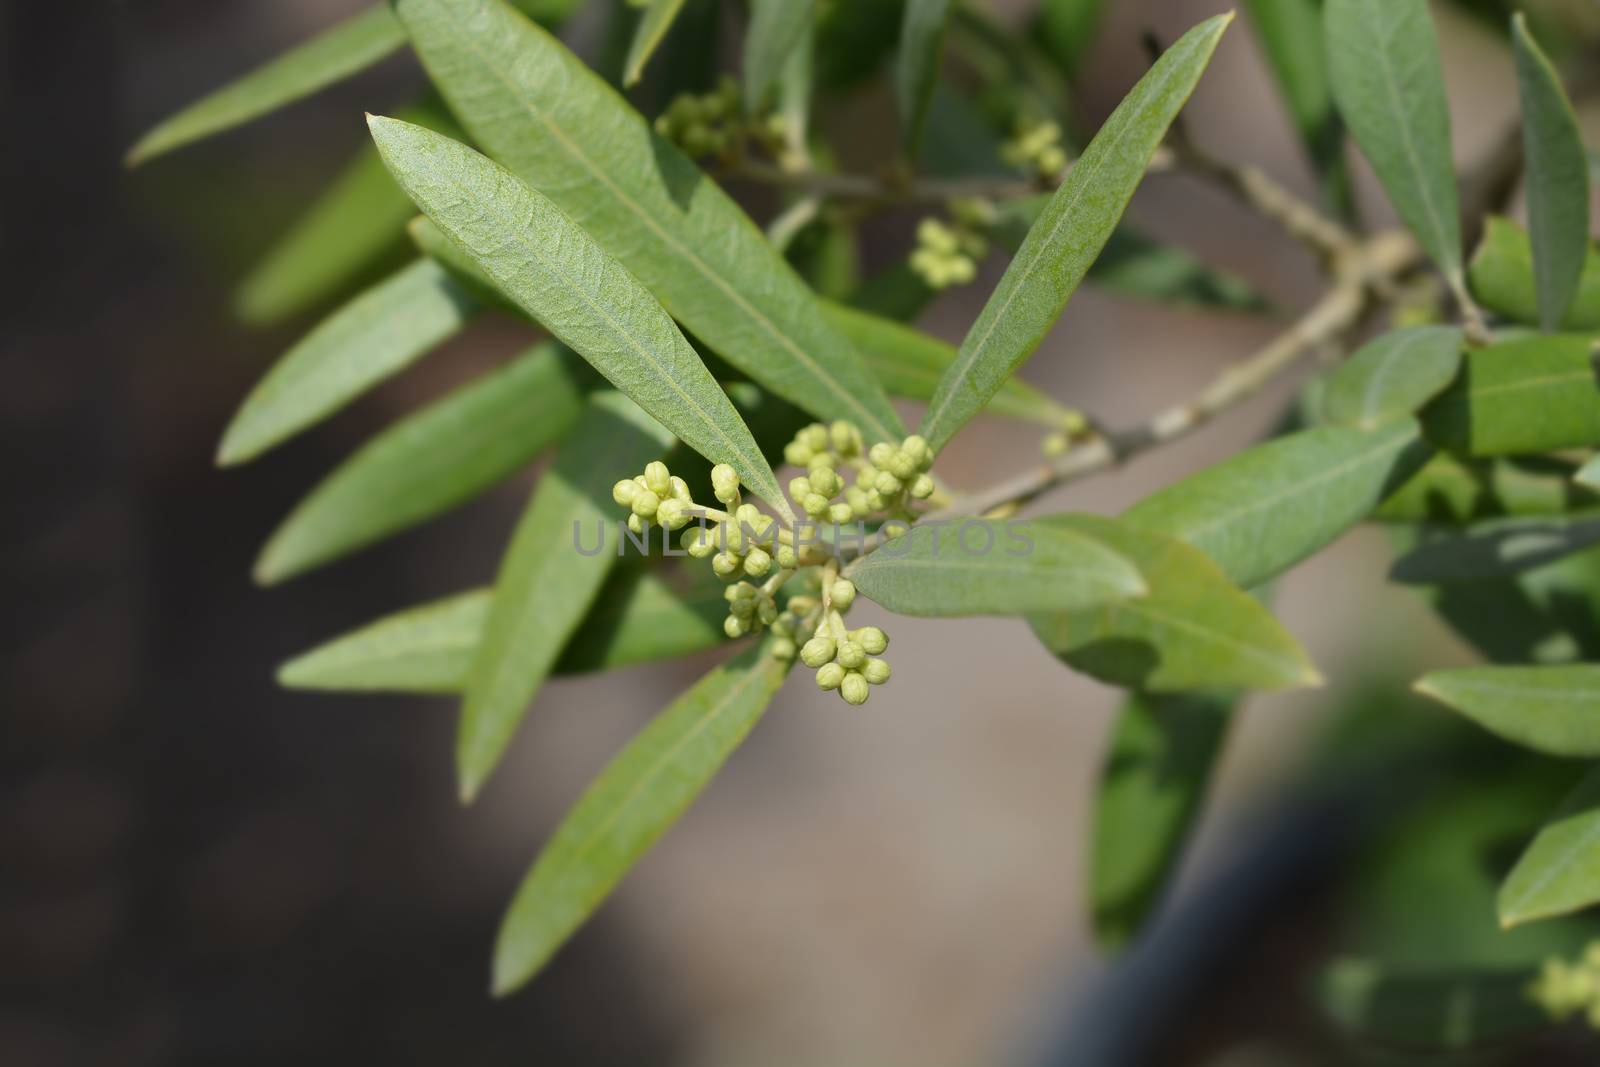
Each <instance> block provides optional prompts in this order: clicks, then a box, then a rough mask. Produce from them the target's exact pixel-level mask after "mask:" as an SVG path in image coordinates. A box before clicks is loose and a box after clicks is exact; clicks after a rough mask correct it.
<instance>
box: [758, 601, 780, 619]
mask: <svg viewBox="0 0 1600 1067" xmlns="http://www.w3.org/2000/svg"><path fill="white" fill-rule="evenodd" d="M756 619H757V620H758V621H759V622H760V623H761V625H762V626H771V625H772V624H773V623H775V622H777V621H778V603H777V601H775V600H773V599H772V598H771V597H764V598H763V599H761V600H759V601H757V602H756Z"/></svg>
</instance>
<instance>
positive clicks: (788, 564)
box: [773, 545, 800, 571]
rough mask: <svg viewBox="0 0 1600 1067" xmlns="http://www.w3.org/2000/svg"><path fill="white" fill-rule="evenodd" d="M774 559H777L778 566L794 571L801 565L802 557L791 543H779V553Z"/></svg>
mask: <svg viewBox="0 0 1600 1067" xmlns="http://www.w3.org/2000/svg"><path fill="white" fill-rule="evenodd" d="M773 559H775V560H777V563H778V566H779V567H781V568H782V569H784V570H786V571H792V570H794V569H795V568H797V567H799V566H800V557H799V556H798V555H796V554H795V551H794V549H793V548H792V547H790V546H789V545H779V546H778V553H777V555H775V556H774V557H773Z"/></svg>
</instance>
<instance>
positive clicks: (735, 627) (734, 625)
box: [722, 615, 750, 637]
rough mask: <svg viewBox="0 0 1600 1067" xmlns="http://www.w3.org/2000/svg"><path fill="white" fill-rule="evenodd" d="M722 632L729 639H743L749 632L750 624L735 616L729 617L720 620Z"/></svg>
mask: <svg viewBox="0 0 1600 1067" xmlns="http://www.w3.org/2000/svg"><path fill="white" fill-rule="evenodd" d="M722 632H723V633H725V634H727V635H728V636H729V637H743V636H744V635H745V634H747V633H749V632H750V623H749V621H748V620H746V619H742V618H740V617H739V616H737V615H729V616H728V617H727V618H726V619H723V620H722Z"/></svg>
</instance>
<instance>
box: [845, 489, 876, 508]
mask: <svg viewBox="0 0 1600 1067" xmlns="http://www.w3.org/2000/svg"><path fill="white" fill-rule="evenodd" d="M844 500H845V503H847V504H849V505H850V510H851V511H853V512H855V513H856V514H857V515H865V514H866V513H867V512H869V511H871V510H872V505H871V503H869V502H868V500H867V494H866V493H865V492H863V491H862V490H861V488H860V487H859V486H854V485H852V486H851V487H850V488H848V489H846V490H845V491H844Z"/></svg>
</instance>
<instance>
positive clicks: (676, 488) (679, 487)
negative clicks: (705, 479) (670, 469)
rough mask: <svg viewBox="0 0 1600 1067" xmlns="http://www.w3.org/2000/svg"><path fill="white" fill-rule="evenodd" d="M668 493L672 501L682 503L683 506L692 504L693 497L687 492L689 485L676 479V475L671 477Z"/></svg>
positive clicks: (678, 478)
mask: <svg viewBox="0 0 1600 1067" xmlns="http://www.w3.org/2000/svg"><path fill="white" fill-rule="evenodd" d="M668 492H669V493H671V495H672V499H674V500H678V501H682V502H683V503H685V504H693V503H694V496H693V495H692V494H691V493H690V492H689V483H688V482H686V481H684V480H683V479H682V478H680V477H678V476H677V475H676V474H674V475H673V476H672V480H671V485H670V488H669V489H668Z"/></svg>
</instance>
